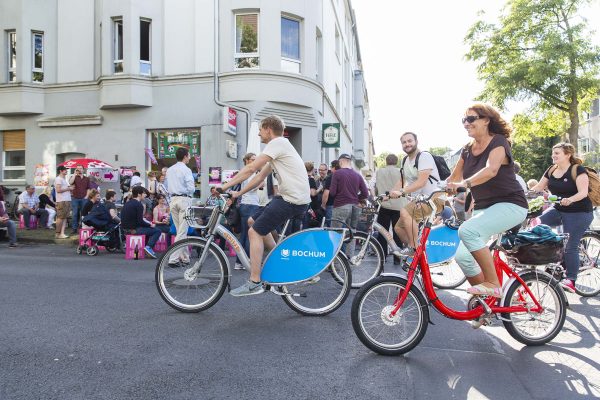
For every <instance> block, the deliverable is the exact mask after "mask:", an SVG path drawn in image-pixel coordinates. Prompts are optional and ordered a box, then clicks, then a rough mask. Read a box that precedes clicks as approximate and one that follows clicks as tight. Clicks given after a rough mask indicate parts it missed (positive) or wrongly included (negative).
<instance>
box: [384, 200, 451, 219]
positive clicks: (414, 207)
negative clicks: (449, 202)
mask: <svg viewBox="0 0 600 400" xmlns="http://www.w3.org/2000/svg"><path fill="white" fill-rule="evenodd" d="M433 202H434V204H435V208H436V210H435V213H436V214H439V213H441V212H442V210H443V209H444V203H445V201H444V200H443V199H440V198H436V199H434V200H433ZM404 209H405V210H406V211H407V212H408V214H409V215H410V216H411V217H412V218H413V219H414V220H415V221H416V222H421V221H423V220H424V219H425V218H426V217H427V216H429V214H431V206H430V205H429V204H427V203H417V202H414V201H411V202H410V203H408V204H407V205H406V207H404ZM396 226H402V219H399V220H398V223H397V224H396Z"/></svg>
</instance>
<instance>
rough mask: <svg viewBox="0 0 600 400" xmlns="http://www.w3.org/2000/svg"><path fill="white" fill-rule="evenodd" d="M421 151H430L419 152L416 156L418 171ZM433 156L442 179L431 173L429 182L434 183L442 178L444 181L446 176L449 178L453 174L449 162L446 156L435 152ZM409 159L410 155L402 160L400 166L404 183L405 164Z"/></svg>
mask: <svg viewBox="0 0 600 400" xmlns="http://www.w3.org/2000/svg"><path fill="white" fill-rule="evenodd" d="M421 153H429V152H428V151H426V152H423V151H420V152H418V153H417V158H415V168H416V169H417V171H418V170H419V157H421ZM429 154H431V153H429ZM431 156H432V157H433V161H434V162H435V167H436V168H437V171H438V175H439V176H440V179H436V178H435V177H434V176H431V175H429V182H430V183H433V181H436V182H439V181H440V180H441V181H443V180H445V179H446V178H448V177H449V176H450V174H451V171H450V168H449V167H448V164H447V163H446V160H445V159H444V157H442V156H436V155H435V154H431ZM407 159H408V156H407V157H404V159H403V160H402V167H401V168H400V173H401V174H402V183H404V164H405V163H406V160H407Z"/></svg>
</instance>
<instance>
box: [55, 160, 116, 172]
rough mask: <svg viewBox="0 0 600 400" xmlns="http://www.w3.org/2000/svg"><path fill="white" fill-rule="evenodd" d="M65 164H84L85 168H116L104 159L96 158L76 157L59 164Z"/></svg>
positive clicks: (70, 166)
mask: <svg viewBox="0 0 600 400" xmlns="http://www.w3.org/2000/svg"><path fill="white" fill-rule="evenodd" d="M61 165H63V166H65V167H67V168H75V167H77V166H78V165H81V166H83V168H86V169H87V168H111V169H112V168H114V167H113V166H112V165H110V164H108V163H105V162H104V161H100V160H96V159H94V158H74V159H72V160H68V161H65V162H64V163H62V164H59V166H61Z"/></svg>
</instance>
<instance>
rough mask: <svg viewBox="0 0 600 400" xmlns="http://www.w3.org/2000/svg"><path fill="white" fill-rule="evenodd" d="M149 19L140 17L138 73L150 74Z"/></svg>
mask: <svg viewBox="0 0 600 400" xmlns="http://www.w3.org/2000/svg"><path fill="white" fill-rule="evenodd" d="M150 23H151V21H150V20H147V19H140V74H141V75H152V62H151V60H150V43H151V40H150V32H151V31H150Z"/></svg>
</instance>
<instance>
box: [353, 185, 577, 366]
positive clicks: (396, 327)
mask: <svg viewBox="0 0 600 400" xmlns="http://www.w3.org/2000/svg"><path fill="white" fill-rule="evenodd" d="M442 193H444V192H443V191H437V192H434V193H432V194H431V196H429V197H425V196H422V195H419V196H416V197H413V198H412V199H413V200H416V201H417V202H419V203H428V204H430V205H431V207H432V209H433V210H435V205H434V203H433V199H434V198H435V197H437V196H439V195H440V194H442ZM434 216H435V212H432V213H431V215H429V216H428V217H427V219H426V221H425V223H424V224H423V226H422V228H420V233H419V234H420V237H419V241H418V242H419V246H418V247H417V250H416V252H415V255H414V257H413V259H412V262H411V263H410V266H409V267H408V273H407V277H406V278H404V277H402V276H400V275H397V274H383V275H381V276H380V277H378V278H375V279H373V280H371V281H369V282H367V283H366V284H365V285H364V286H363V287H362V288H361V289H360V291H359V292H358V293H357V294H356V297H355V298H354V301H353V303H352V312H351V315H352V327H353V328H354V332H355V333H356V335H357V336H358V338H359V339H360V341H361V342H362V343H363V344H364V345H365V346H367V347H368V348H369V349H371V350H373V351H374V352H376V353H379V354H383V355H399V354H404V353H406V352H408V351H410V350H412V349H413V348H414V347H415V346H417V345H418V344H419V342H420V341H421V340H422V339H423V337H424V336H425V332H426V331H427V326H428V324H429V322H430V318H429V304H431V305H433V306H434V307H435V308H436V309H437V310H438V311H439V312H440V313H442V314H443V315H444V316H446V317H448V318H451V319H457V320H463V321H469V320H470V321H474V323H476V324H477V325H490V324H491V323H492V319H493V318H494V317H495V318H497V319H498V320H501V321H502V323H503V324H504V327H505V328H506V330H507V331H508V333H509V334H510V335H511V336H512V337H513V338H515V339H516V340H518V341H519V342H521V343H524V344H526V345H530V346H538V345H542V344H545V343H547V342H549V341H550V340H552V339H553V338H554V337H555V336H556V335H557V334H558V333H559V332H560V330H561V329H562V327H563V324H564V322H565V317H566V305H567V299H566V296H565V293H564V291H563V290H562V288H561V287H560V285H559V283H558V281H557V280H555V279H554V278H553V277H552V276H551V275H549V274H547V273H545V272H543V271H540V270H537V269H535V268H530V269H525V270H524V269H521V268H519V269H517V267H516V266H512V265H510V264H507V263H506V262H505V261H503V260H502V258H501V257H500V255H501V254H502V253H503V252H504V249H503V248H502V246H501V244H500V243H501V237H502V235H498V238H497V240H495V241H494V243H493V244H492V245H491V246H490V247H491V249H492V251H493V259H494V265H495V267H496V273H497V275H498V278H499V280H500V283H501V284H503V296H502V298H495V297H486V296H473V297H471V299H470V300H469V302H468V304H467V310H466V311H459V310H454V309H452V308H450V307H448V306H446V305H445V304H444V303H443V302H442V301H441V300H440V298H439V297H438V296H437V294H436V291H435V288H434V286H433V283H432V280H431V271H430V269H429V264H428V262H427V254H426V251H425V248H426V247H425V244H426V242H427V237H428V236H429V232H430V230H431V225H432V221H433V219H434ZM504 275H506V277H507V279H505V280H504V281H503V277H504ZM417 283H419V285H417Z"/></svg>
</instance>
